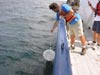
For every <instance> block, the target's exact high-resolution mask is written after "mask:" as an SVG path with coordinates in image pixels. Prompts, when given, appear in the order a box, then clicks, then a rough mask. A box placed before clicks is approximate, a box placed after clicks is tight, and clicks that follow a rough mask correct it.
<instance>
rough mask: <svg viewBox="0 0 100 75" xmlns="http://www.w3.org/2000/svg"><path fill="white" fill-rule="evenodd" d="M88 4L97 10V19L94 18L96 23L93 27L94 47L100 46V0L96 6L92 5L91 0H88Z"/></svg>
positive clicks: (94, 10)
mask: <svg viewBox="0 0 100 75" xmlns="http://www.w3.org/2000/svg"><path fill="white" fill-rule="evenodd" d="M88 5H89V6H90V8H91V9H92V10H93V12H95V19H94V24H93V27H92V30H93V45H94V46H93V49H94V50H95V49H96V46H97V48H100V0H99V2H98V3H97V5H96V8H94V7H93V6H92V4H91V3H90V1H88ZM96 40H97V45H96Z"/></svg>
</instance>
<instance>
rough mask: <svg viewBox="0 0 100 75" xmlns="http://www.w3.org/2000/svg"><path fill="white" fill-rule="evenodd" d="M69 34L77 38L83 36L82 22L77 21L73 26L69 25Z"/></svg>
mask: <svg viewBox="0 0 100 75" xmlns="http://www.w3.org/2000/svg"><path fill="white" fill-rule="evenodd" d="M69 33H70V35H75V36H78V37H80V36H82V35H84V33H83V26H82V21H81V20H79V21H78V22H77V23H75V24H74V25H69Z"/></svg>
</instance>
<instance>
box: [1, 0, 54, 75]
mask: <svg viewBox="0 0 100 75" xmlns="http://www.w3.org/2000/svg"><path fill="white" fill-rule="evenodd" d="M49 4H50V1H49V0H0V75H43V74H44V73H43V72H44V68H45V61H44V59H43V57H42V53H43V51H44V50H46V49H48V48H49V44H50V42H52V45H53V46H54V44H55V37H56V31H55V32H54V33H53V34H51V33H50V28H51V26H52V25H53V22H54V13H53V12H52V11H50V10H49V9H48V5H49Z"/></svg>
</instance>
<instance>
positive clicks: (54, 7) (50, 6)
mask: <svg viewBox="0 0 100 75" xmlns="http://www.w3.org/2000/svg"><path fill="white" fill-rule="evenodd" d="M57 7H58V4H57V3H51V4H50V5H49V9H52V10H53V9H56V8H57Z"/></svg>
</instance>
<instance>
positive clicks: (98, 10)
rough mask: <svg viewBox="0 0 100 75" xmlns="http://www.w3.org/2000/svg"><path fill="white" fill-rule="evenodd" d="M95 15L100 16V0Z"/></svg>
mask: <svg viewBox="0 0 100 75" xmlns="http://www.w3.org/2000/svg"><path fill="white" fill-rule="evenodd" d="M95 15H98V16H100V1H99V2H98V3H97V6H96V11H95Z"/></svg>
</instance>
